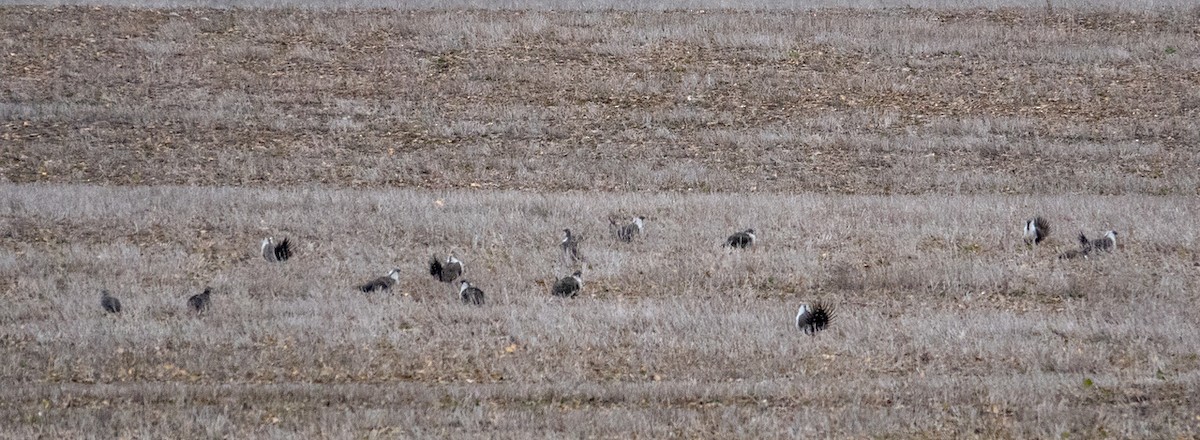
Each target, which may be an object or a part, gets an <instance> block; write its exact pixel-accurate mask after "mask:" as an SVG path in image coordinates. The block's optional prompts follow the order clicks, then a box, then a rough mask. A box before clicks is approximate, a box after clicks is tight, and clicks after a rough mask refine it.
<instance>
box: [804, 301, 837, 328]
mask: <svg viewBox="0 0 1200 440" xmlns="http://www.w3.org/2000/svg"><path fill="white" fill-rule="evenodd" d="M832 320H833V307H832V306H829V305H826V304H824V303H822V302H819V301H818V302H815V303H813V304H812V306H809V305H808V304H807V303H805V304H800V310H799V311H798V312H796V327H798V328H799V329H800V330H803V331H804V334H807V335H813V334H816V333H817V332H819V331H821V330H825V328H826V327H829V322H830V321H832Z"/></svg>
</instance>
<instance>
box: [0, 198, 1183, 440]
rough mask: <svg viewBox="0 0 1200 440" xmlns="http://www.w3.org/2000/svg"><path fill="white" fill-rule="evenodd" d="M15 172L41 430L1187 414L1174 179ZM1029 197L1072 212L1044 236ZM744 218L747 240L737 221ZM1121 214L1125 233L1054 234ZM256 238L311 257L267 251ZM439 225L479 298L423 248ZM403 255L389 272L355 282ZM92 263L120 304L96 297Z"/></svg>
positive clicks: (719, 426)
mask: <svg viewBox="0 0 1200 440" xmlns="http://www.w3.org/2000/svg"><path fill="white" fill-rule="evenodd" d="M0 200H5V201H6V202H5V203H4V205H3V206H0V219H3V222H4V223H2V224H0V226H2V228H0V233H3V234H4V239H3V244H4V247H5V248H6V252H4V253H3V254H0V275H2V276H0V279H3V280H8V281H6V285H5V286H4V290H5V291H7V292H9V293H8V294H7V296H6V297H7V298H8V303H7V307H5V308H4V309H3V310H2V311H0V323H2V324H3V325H2V326H0V329H2V332H3V334H2V335H0V340H2V341H4V342H3V343H4V344H5V346H6V348H5V351H6V352H7V353H8V355H7V356H5V357H4V358H3V360H2V361H0V362H3V365H2V366H0V371H2V372H3V373H0V374H3V376H2V379H3V382H6V383H7V384H8V385H7V386H6V387H5V390H4V391H3V393H4V394H5V396H4V399H3V400H4V401H6V402H8V403H6V404H5V406H2V407H0V408H2V409H3V410H2V412H0V417H2V418H3V419H5V420H9V421H11V422H12V424H10V425H9V428H8V429H9V431H8V432H9V433H10V434H13V435H17V436H22V437H23V436H28V435H50V436H56V437H57V436H62V435H67V436H74V435H82V434H86V433H95V434H96V435H104V436H107V435H109V434H121V435H136V436H161V435H171V434H174V433H178V432H183V433H188V435H189V436H191V435H195V436H237V437H243V436H250V437H276V436H284V435H291V434H295V433H300V434H302V435H322V436H345V435H353V436H374V435H384V436H390V435H403V436H409V435H421V436H424V435H445V434H448V433H455V435H456V436H458V435H465V436H500V437H528V436H534V437H538V436H554V434H553V433H554V432H559V431H562V430H566V431H570V432H571V433H573V434H577V435H584V436H587V435H596V436H602V437H624V436H628V435H633V434H635V433H637V434H642V435H657V436H662V435H668V434H677V435H685V436H695V435H703V436H709V435H717V436H723V437H729V436H732V437H762V436H775V435H779V436H786V435H789V434H796V435H829V434H837V435H838V436H842V435H845V436H874V435H880V434H882V433H891V434H893V435H902V436H939V437H940V436H976V435H978V436H985V437H992V436H1016V437H1042V438H1045V437H1052V436H1059V435H1061V434H1070V435H1072V436H1075V435H1082V436H1085V437H1091V436H1101V435H1115V436H1118V437H1128V436H1135V437H1139V436H1160V435H1165V436H1174V435H1182V436H1187V435H1195V434H1196V433H1197V429H1198V427H1200V421H1198V419H1197V418H1196V417H1197V416H1200V414H1197V413H1196V407H1195V405H1194V404H1192V399H1193V398H1194V397H1192V396H1195V395H1196V391H1197V390H1198V389H1200V387H1198V385H1200V384H1198V382H1197V379H1198V377H1197V374H1196V368H1197V366H1200V359H1197V355H1196V353H1197V352H1198V351H1200V346H1198V344H1200V343H1198V342H1197V341H1200V330H1198V329H1197V326H1196V325H1195V322H1197V318H1198V317H1197V312H1196V311H1195V308H1194V307H1193V304H1194V303H1195V302H1196V299H1197V298H1196V293H1195V292H1196V287H1197V281H1198V280H1197V276H1196V270H1197V269H1196V266H1197V264H1198V257H1197V254H1196V252H1195V251H1194V249H1195V244H1196V236H1197V232H1196V229H1195V227H1194V220H1193V219H1194V218H1195V216H1196V214H1197V210H1198V209H1200V208H1197V207H1196V205H1195V204H1194V203H1190V199H1187V198H1173V197H1097V196H1049V197H1030V196H952V197H946V196H912V197H876V196H825V195H816V194H800V195H770V194H723V195H683V194H638V193H626V194H621V193H569V194H534V193H525V192H504V191H449V192H439V191H427V190H380V191H365V190H342V189H287V190H254V189H237V188H187V187H171V186H162V187H154V188H104V187H95V186H86V185H65V186H64V185H36V184H31V185H5V186H0ZM438 200H441V201H442V202H443V204H442V206H438V205H437V203H436V201H438ZM1034 213H1039V214H1042V215H1045V216H1046V217H1048V218H1049V219H1050V220H1051V221H1052V222H1053V223H1054V226H1055V228H1056V231H1055V235H1054V237H1053V238H1052V239H1051V240H1050V241H1049V244H1048V245H1047V246H1044V248H1042V249H1035V250H1029V249H1026V248H1024V246H1023V245H1022V244H1021V240H1020V236H1019V231H1020V224H1021V221H1022V220H1023V219H1024V218H1025V217H1027V216H1029V215H1032V214H1034ZM610 215H620V216H626V215H646V216H647V217H648V220H647V232H646V234H645V237H644V240H641V241H638V242H635V243H633V244H623V243H618V242H616V241H615V240H613V239H611V238H610V237H609V236H607V235H606V234H607V221H606V219H607V217H608V216H610ZM563 227H571V228H573V230H576V231H578V232H579V233H580V234H581V235H583V236H584V241H583V243H582V250H583V252H584V253H585V256H586V257H587V258H588V259H589V260H590V261H591V262H592V264H591V266H590V267H589V268H587V269H586V270H585V276H586V287H585V289H586V290H585V292H584V295H582V296H581V298H579V299H577V300H574V301H562V300H556V299H552V298H551V297H550V295H549V293H548V292H549V284H550V283H551V282H552V280H553V279H554V278H555V277H556V276H561V275H563V274H565V273H566V272H568V271H569V268H564V267H559V266H556V263H555V262H556V260H557V255H558V254H557V251H558V249H557V247H556V244H557V240H558V234H559V231H560V230H561V229H562V228H563ZM745 227H754V228H756V230H758V231H760V239H761V242H760V243H759V244H758V245H757V246H756V247H755V249H754V250H751V251H748V252H736V251H731V250H728V249H724V248H721V247H720V246H719V245H720V243H721V241H722V239H723V238H724V237H725V236H726V235H727V234H728V233H729V232H732V231H734V230H738V229H743V228H745ZM1105 228H1114V229H1117V230H1119V231H1121V234H1122V235H1121V237H1122V239H1121V241H1120V244H1119V249H1118V250H1117V251H1116V252H1115V253H1113V254H1111V255H1103V256H1101V257H1098V258H1094V259H1090V260H1077V261H1059V260H1057V259H1056V258H1054V256H1055V254H1056V252H1058V251H1060V250H1063V249H1067V248H1069V247H1070V246H1071V245H1072V236H1073V235H1074V234H1075V233H1077V232H1078V231H1080V230H1083V231H1087V232H1089V233H1096V232H1098V231H1100V230H1101V229H1105ZM266 234H273V235H276V236H281V235H286V236H288V237H290V238H291V239H292V240H294V241H295V242H296V243H297V245H298V251H297V254H298V255H297V257H295V259H294V260H292V261H289V262H287V263H286V264H282V265H270V264H267V263H266V262H264V261H262V260H261V258H260V257H258V256H257V254H258V252H257V245H258V240H259V239H260V238H261V237H262V236H264V235H266ZM68 237H70V238H68ZM450 248H453V249H455V250H456V251H457V253H458V255H459V256H460V257H462V258H463V259H464V261H465V262H466V264H467V271H468V272H467V273H468V276H469V277H470V279H472V280H473V281H475V282H477V283H478V284H479V286H480V287H481V288H483V289H484V290H485V291H486V293H487V295H488V298H489V304H488V306H486V307H483V308H476V307H470V306H465V305H462V304H461V303H459V302H458V301H457V300H456V298H455V295H454V294H453V290H452V288H450V287H449V286H447V285H445V284H442V283H438V282H436V281H434V280H433V279H432V278H431V277H429V276H427V275H425V272H424V270H425V269H426V267H425V264H426V262H427V258H428V257H429V256H430V255H431V254H433V253H444V252H445V250H447V249H450ZM391 266H398V267H400V268H401V269H402V271H403V272H404V274H403V278H402V279H401V283H400V284H399V286H398V287H397V289H396V290H395V291H394V292H393V293H392V294H391V295H369V296H365V295H363V294H361V293H358V292H356V291H355V290H353V288H352V287H353V285H354V284H355V283H358V282H360V281H362V280H365V279H368V278H370V277H375V276H379V275H381V274H383V273H384V272H386V270H387V268H389V267H391ZM206 285H211V286H213V287H214V288H215V289H216V291H217V292H218V293H217V294H215V296H214V308H213V311H212V313H211V314H210V315H209V316H204V317H201V318H196V317H193V316H191V315H190V314H189V313H187V312H186V310H185V307H184V303H185V300H186V298H187V297H188V296H189V295H191V294H194V293H197V292H199V291H200V289H202V288H203V286H206ZM100 288H108V289H110V290H112V291H113V292H114V293H115V294H116V295H117V296H119V297H120V298H121V300H122V301H123V302H124V303H125V309H126V311H125V313H124V314H123V315H122V316H120V317H111V316H105V315H104V314H103V313H102V312H101V310H100V308H99V306H98V303H97V302H98V301H99V293H98V292H99V289H100ZM814 299H825V300H830V301H832V302H834V303H837V304H839V306H840V308H839V316H838V318H839V319H838V320H837V321H836V322H835V324H834V326H833V327H832V328H831V329H830V330H829V331H828V332H825V333H822V334H821V335H820V336H818V337H816V338H808V337H805V336H803V335H802V334H801V333H800V332H799V331H798V330H796V329H795V328H794V326H793V323H792V318H793V316H794V315H793V313H794V311H795V307H796V305H797V304H798V303H799V301H801V300H814ZM1085 381H1091V383H1092V385H1090V386H1089V385H1085Z"/></svg>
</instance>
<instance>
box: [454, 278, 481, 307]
mask: <svg viewBox="0 0 1200 440" xmlns="http://www.w3.org/2000/svg"><path fill="white" fill-rule="evenodd" d="M458 294H459V295H460V296H462V302H463V304H471V305H476V306H482V305H483V291H482V290H479V288H477V287H475V286H472V285H471V282H470V281H467V280H462V284H460V285H459V286H458Z"/></svg>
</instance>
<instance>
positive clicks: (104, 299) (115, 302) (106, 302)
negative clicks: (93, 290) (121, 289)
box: [100, 290, 121, 313]
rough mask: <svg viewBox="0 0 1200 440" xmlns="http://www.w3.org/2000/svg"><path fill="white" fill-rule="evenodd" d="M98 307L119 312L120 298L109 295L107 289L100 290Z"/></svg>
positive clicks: (109, 311) (111, 311)
mask: <svg viewBox="0 0 1200 440" xmlns="http://www.w3.org/2000/svg"><path fill="white" fill-rule="evenodd" d="M100 307H103V308H104V311H106V312H108V313H121V300H119V299H116V298H114V297H112V296H111V295H109V293H108V291H107V290H101V291H100Z"/></svg>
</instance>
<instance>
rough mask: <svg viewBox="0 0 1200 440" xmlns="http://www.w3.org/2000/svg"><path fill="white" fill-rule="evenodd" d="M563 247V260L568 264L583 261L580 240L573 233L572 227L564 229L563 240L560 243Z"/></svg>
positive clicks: (559, 245)
mask: <svg viewBox="0 0 1200 440" xmlns="http://www.w3.org/2000/svg"><path fill="white" fill-rule="evenodd" d="M558 247H560V248H562V256H563V262H565V263H566V264H568V265H570V264H575V263H578V262H579V261H581V259H580V258H579V242H578V241H576V240H575V236H573V235H571V230H570V229H563V239H562V242H560V243H559V244H558Z"/></svg>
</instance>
